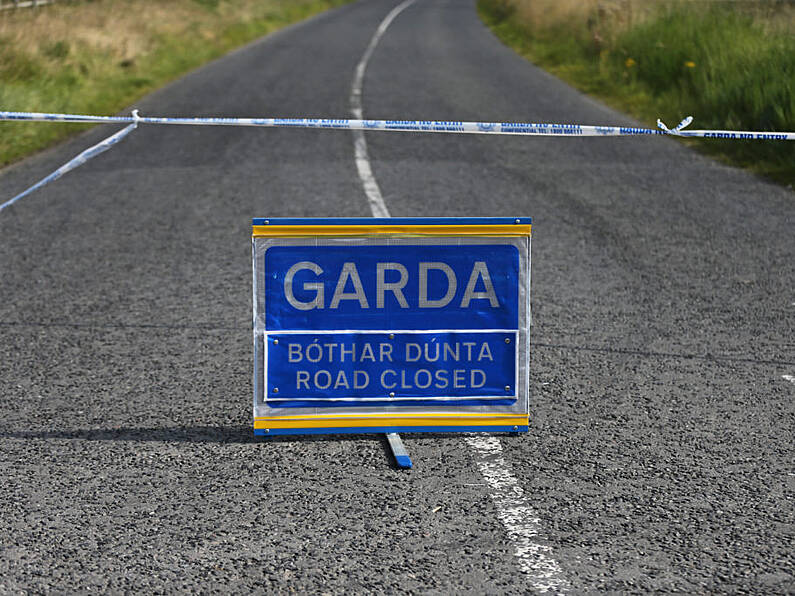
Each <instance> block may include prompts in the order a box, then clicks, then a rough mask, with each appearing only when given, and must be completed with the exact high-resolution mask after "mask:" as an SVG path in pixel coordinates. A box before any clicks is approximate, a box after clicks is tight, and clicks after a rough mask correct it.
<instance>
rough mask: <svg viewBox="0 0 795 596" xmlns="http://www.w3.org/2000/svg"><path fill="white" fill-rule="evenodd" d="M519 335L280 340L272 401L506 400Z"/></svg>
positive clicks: (273, 345)
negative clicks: (292, 398) (436, 397)
mask: <svg viewBox="0 0 795 596" xmlns="http://www.w3.org/2000/svg"><path fill="white" fill-rule="evenodd" d="M515 341H516V334H515V333H441V334H440V333H421V334H417V333H397V334H395V333H392V334H376V333H367V334H350V335H345V334H333V335H332V334H328V335H324V336H321V337H317V336H314V335H312V336H309V335H303V334H302V335H279V336H278V337H273V338H271V339H270V341H269V342H268V344H269V348H268V370H269V379H270V380H271V383H270V386H271V387H270V392H269V393H270V396H269V397H270V398H271V399H273V398H276V399H286V398H287V397H289V396H295V397H302V398H306V397H312V398H319V397H328V398H331V399H333V398H340V397H345V396H350V395H353V394H355V395H356V396H358V397H383V396H389V397H395V396H402V397H407V396H409V397H410V396H416V397H422V396H429V395H436V394H438V395H452V396H487V395H488V396H491V395H498V396H505V395H513V394H514V390H515V387H514V385H515V370H516V368H515V359H516V356H515V355H516V350H515V347H516V346H515Z"/></svg>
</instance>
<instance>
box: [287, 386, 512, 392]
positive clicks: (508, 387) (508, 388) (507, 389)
mask: <svg viewBox="0 0 795 596" xmlns="http://www.w3.org/2000/svg"><path fill="white" fill-rule="evenodd" d="M510 390H511V386H510V385H506V386H505V391H510ZM276 391H278V389H277V390H276Z"/></svg>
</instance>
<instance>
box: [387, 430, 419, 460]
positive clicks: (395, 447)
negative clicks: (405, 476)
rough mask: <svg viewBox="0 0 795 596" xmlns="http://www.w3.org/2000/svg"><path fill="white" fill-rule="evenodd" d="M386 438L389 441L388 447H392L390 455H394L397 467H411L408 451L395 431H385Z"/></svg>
mask: <svg viewBox="0 0 795 596" xmlns="http://www.w3.org/2000/svg"><path fill="white" fill-rule="evenodd" d="M386 438H387V440H388V441H389V447H390V448H391V449H392V455H394V456H395V461H396V462H397V465H398V467H399V468H404V469H407V468H411V467H413V466H412V463H411V458H410V457H409V453H408V451H406V447H405V445H403V441H401V440H400V435H399V434H397V433H387V435H386Z"/></svg>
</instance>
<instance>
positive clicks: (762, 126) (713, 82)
mask: <svg viewBox="0 0 795 596" xmlns="http://www.w3.org/2000/svg"><path fill="white" fill-rule="evenodd" d="M478 9H479V12H480V15H481V17H482V18H483V20H484V21H485V22H486V24H487V25H489V26H490V27H491V29H492V30H493V31H494V32H495V34H496V35H497V36H498V37H499V38H500V39H502V40H503V42H505V43H506V44H507V45H509V46H510V47H512V48H514V49H515V50H516V51H517V52H519V53H520V54H522V55H524V56H525V57H527V58H528V59H530V60H532V61H533V62H534V63H536V64H538V65H539V66H541V67H542V68H544V69H546V70H548V71H550V72H552V73H553V74H555V75H556V76H559V77H560V78H562V79H563V80H565V81H567V82H569V83H571V84H573V85H575V86H577V87H579V88H580V89H582V90H583V91H585V92H587V93H591V94H593V95H595V96H598V97H600V98H602V99H603V100H604V101H606V102H607V103H609V104H611V105H613V106H614V107H616V108H618V109H621V110H623V111H625V112H628V113H630V114H632V115H633V116H634V117H636V118H638V119H640V120H641V121H642V122H644V123H645V124H646V125H648V126H649V127H650V128H654V127H655V126H656V125H655V123H656V119H657V118H658V117H659V118H661V119H662V120H663V122H665V123H666V124H668V126H671V127H673V126H675V125H676V124H678V123H679V121H680V120H681V119H682V118H684V117H685V116H689V115H692V116H693V117H694V122H693V124H692V125H691V128H705V129H724V130H727V129H731V130H757V131H789V132H791V131H795V4H793V2H792V1H791V0H751V1H743V0H729V1H720V0H712V1H696V0H689V1H688V0H670V1H668V0H659V1H656V2H649V1H648V0H478ZM594 124H609V123H594ZM684 142H686V143H688V144H689V145H692V146H695V147H697V148H698V149H699V150H702V151H705V152H707V153H710V154H713V155H715V156H717V157H719V158H720V159H722V160H723V161H725V162H727V163H731V164H734V165H739V166H742V167H745V168H748V169H750V170H752V171H754V172H756V173H758V174H761V175H764V176H766V177H768V178H771V179H773V180H776V181H778V182H780V183H782V184H785V185H789V186H790V187H792V185H793V184H795V142H793V141H716V140H711V139H702V140H695V139H692V140H687V141H684Z"/></svg>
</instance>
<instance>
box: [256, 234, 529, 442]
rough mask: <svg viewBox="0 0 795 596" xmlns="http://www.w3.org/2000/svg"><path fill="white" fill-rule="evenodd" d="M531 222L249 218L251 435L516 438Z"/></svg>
mask: <svg viewBox="0 0 795 596" xmlns="http://www.w3.org/2000/svg"><path fill="white" fill-rule="evenodd" d="M530 229H531V226H530V219H529V218H441V219H425V218H416V219H415V218H412V219H397V218H392V219H322V220H321V219H255V220H254V226H253V269H254V358H255V361H254V432H255V433H256V434H259V435H281V434H306V433H341V432H387V433H390V432H411V431H420V432H451V431H467V432H472V431H490V432H493V431H510V432H523V431H527V424H528V384H529V380H528V357H529V354H528V345H529V341H528V330H529V320H530V283H529V282H530Z"/></svg>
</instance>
